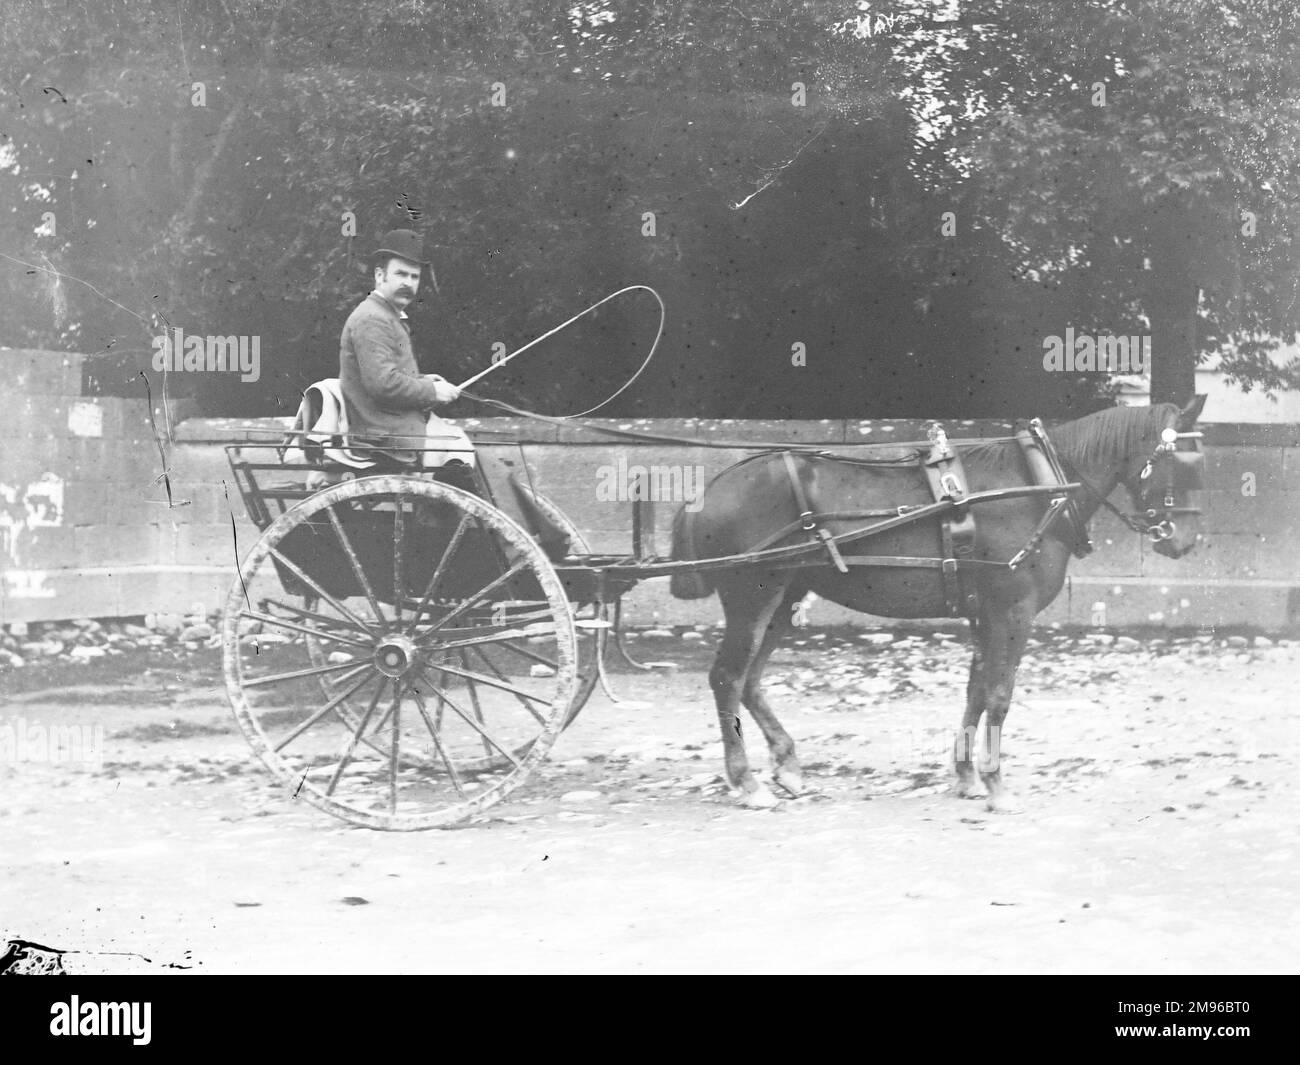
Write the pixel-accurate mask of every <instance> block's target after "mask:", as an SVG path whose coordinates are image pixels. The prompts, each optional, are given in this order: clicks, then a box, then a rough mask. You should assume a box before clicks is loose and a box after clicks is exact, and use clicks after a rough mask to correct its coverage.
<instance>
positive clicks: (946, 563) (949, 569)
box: [943, 558, 957, 577]
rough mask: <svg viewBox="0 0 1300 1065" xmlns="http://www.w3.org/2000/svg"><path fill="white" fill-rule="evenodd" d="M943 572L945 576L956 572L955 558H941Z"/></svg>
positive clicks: (953, 574)
mask: <svg viewBox="0 0 1300 1065" xmlns="http://www.w3.org/2000/svg"><path fill="white" fill-rule="evenodd" d="M943 572H944V574H945V575H946V576H949V577H952V576H955V575H956V573H957V560H956V559H955V558H945V559H944V560H943Z"/></svg>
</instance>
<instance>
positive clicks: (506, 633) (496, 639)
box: [416, 614, 554, 651]
mask: <svg viewBox="0 0 1300 1065" xmlns="http://www.w3.org/2000/svg"><path fill="white" fill-rule="evenodd" d="M547 616H548V617H549V614H548V615H547ZM421 635H423V634H422V633H416V636H417V637H419V636H421ZM551 635H554V630H552V631H551V632H529V631H528V630H527V629H516V628H509V629H498V630H493V631H492V632H489V633H487V634H486V635H481V636H467V637H465V638H464V639H460V640H448V641H447V642H446V643H436V644H434V645H433V646H432V647H426V646H424V645H423V644H421V650H425V651H454V650H455V649H456V648H458V647H477V646H478V645H479V644H492V643H501V642H502V641H505V640H522V639H526V638H527V637H529V636H551Z"/></svg>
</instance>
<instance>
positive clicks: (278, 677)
mask: <svg viewBox="0 0 1300 1065" xmlns="http://www.w3.org/2000/svg"><path fill="white" fill-rule="evenodd" d="M368 665H369V663H368V662H362V663H359V664H358V663H357V662H334V663H331V664H330V665H327V666H312V667H311V668H310V669H295V670H293V671H292V672H289V673H276V674H273V675H272V676H269V677H254V678H253V679H252V680H245V681H244V687H245V688H260V687H262V686H263V685H265V684H278V683H280V681H282V680H298V679H299V678H300V677H316V676H319V675H321V674H322V673H339V672H342V671H343V670H345V669H353V670H355V669H364V668H365V667H366V666H368Z"/></svg>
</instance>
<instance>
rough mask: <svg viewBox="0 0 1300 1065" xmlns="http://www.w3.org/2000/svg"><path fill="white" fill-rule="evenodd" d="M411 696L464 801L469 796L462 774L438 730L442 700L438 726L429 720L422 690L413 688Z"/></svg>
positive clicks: (440, 701)
mask: <svg viewBox="0 0 1300 1065" xmlns="http://www.w3.org/2000/svg"><path fill="white" fill-rule="evenodd" d="M411 694H412V695H413V696H414V697H415V705H416V708H417V709H418V710H419V711H420V716H421V717H422V718H423V719H424V727H425V728H427V729H428V730H429V735H430V736H431V737H432V738H433V747H434V750H436V751H437V752H438V757H439V758H441V759H442V764H443V765H445V766H446V767H447V774H448V776H450V777H451V782H452V784H453V785H454V786H455V788H456V794H458V795H459V796H460V797H461V798H462V799H467V798H469V796H468V795H467V794H466V793H465V787H464V785H463V784H461V780H460V773H459V772H457V770H456V763H455V762H453V761H452V760H451V756H450V755H449V754H448V753H447V752H446V750H445V749H444V748H443V746H442V739H441V738H440V737H439V735H438V729H440V728H441V727H442V698H441V696H439V702H438V724H437V726H435V725H434V723H433V722H432V721H430V720H429V709H428V707H426V706H425V705H424V696H422V695H421V694H420V689H419V688H415V687H412V688H411Z"/></svg>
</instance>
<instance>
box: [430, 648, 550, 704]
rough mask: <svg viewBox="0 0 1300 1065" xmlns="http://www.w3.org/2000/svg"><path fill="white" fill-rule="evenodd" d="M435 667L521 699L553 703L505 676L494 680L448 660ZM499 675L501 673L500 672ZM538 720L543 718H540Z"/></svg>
mask: <svg viewBox="0 0 1300 1065" xmlns="http://www.w3.org/2000/svg"><path fill="white" fill-rule="evenodd" d="M480 653H481V652H480ZM489 666H491V663H489ZM434 668H435V669H439V670H441V671H442V672H444V673H450V674H451V675H452V676H454V677H463V678H464V679H466V680H474V681H478V682H479V683H480V684H486V685H487V686H488V687H489V688H499V689H500V690H501V691H503V692H510V693H511V694H512V695H515V696H517V697H518V698H519V699H521V700H522V699H531V700H532V701H533V702H535V703H542V704H543V705H547V706H549V705H550V703H551V700H550V699H548V698H546V697H545V696H541V695H534V694H533V693H532V692H529V691H525V690H524V689H523V688H517V687H515V686H514V685H513V684H511V683H510V682H509V681H507V680H505V679H504V677H502V678H501V679H499V680H494V679H493V678H491V677H489V676H488V675H487V674H485V673H475V672H474V671H473V670H472V669H457V668H456V667H455V666H451V665H448V664H447V663H446V662H439V663H438V664H437V665H436V666H435V667H434ZM493 672H496V670H495V669H493ZM498 676H501V675H500V674H498ZM538 720H541V719H540V718H539V719H538Z"/></svg>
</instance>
